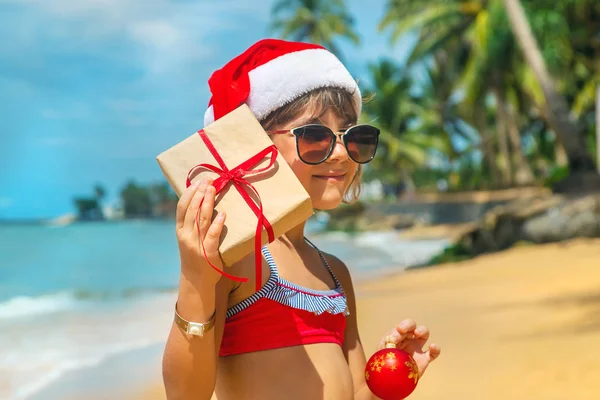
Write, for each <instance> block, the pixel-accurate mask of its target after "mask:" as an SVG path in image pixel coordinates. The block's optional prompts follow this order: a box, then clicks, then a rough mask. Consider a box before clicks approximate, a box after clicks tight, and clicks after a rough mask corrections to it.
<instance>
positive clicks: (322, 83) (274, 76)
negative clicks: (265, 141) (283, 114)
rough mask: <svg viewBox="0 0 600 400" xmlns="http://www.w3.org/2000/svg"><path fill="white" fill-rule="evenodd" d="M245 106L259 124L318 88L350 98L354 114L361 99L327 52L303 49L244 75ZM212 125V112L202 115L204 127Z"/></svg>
mask: <svg viewBox="0 0 600 400" xmlns="http://www.w3.org/2000/svg"><path fill="white" fill-rule="evenodd" d="M248 76H249V78H250V95H249V96H248V100H247V102H246V103H247V104H248V107H249V108H250V109H251V110H252V112H253V113H254V115H255V116H256V118H257V119H258V120H259V121H260V120H262V119H263V118H265V117H266V116H267V115H269V114H270V113H271V112H273V111H275V110H277V109H278V108H280V107H282V106H284V105H286V104H288V103H290V102H291V101H293V100H295V99H297V98H298V97H300V96H302V95H303V94H306V93H308V92H310V91H311V90H314V89H317V88H320V87H329V86H332V87H339V88H342V89H346V90H348V92H350V93H352V94H353V97H354V101H355V104H356V109H357V113H358V114H360V111H361V107H362V98H361V94H360V90H359V88H358V85H357V83H356V81H355V80H354V79H353V78H352V76H351V75H350V73H349V72H348V70H347V69H346V67H344V65H343V64H342V63H341V62H340V60H338V58H337V57H336V56H335V55H333V54H332V53H330V52H329V51H327V50H323V49H307V50H301V51H296V52H293V53H288V54H285V55H282V56H280V57H277V58H275V59H273V60H271V61H269V62H268V63H266V64H263V65H261V66H259V67H256V68H255V69H253V70H252V71H250V72H249V73H248ZM213 121H214V114H213V108H212V106H210V107H209V108H208V109H207V110H206V113H205V114H204V125H205V126H206V125H209V124H210V123H212V122H213Z"/></svg>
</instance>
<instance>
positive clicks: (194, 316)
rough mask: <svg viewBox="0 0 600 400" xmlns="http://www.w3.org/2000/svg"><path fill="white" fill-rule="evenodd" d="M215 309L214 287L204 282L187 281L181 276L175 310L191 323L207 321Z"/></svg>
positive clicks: (186, 278)
mask: <svg viewBox="0 0 600 400" xmlns="http://www.w3.org/2000/svg"><path fill="white" fill-rule="evenodd" d="M215 307H216V285H215V284H211V283H207V282H206V281H204V280H201V279H200V280H196V279H195V280H189V279H188V277H186V276H184V275H183V274H182V277H181V280H180V283H179V292H178V296H177V310H178V312H179V314H181V316H182V317H184V318H186V319H188V320H192V321H207V320H208V319H210V317H211V316H212V314H213V313H214V311H215Z"/></svg>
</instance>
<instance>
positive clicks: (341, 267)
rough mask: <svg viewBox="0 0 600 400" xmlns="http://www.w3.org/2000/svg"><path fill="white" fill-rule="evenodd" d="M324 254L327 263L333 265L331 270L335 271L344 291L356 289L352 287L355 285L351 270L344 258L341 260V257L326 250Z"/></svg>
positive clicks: (349, 291) (351, 291) (348, 291)
mask: <svg viewBox="0 0 600 400" xmlns="http://www.w3.org/2000/svg"><path fill="white" fill-rule="evenodd" d="M323 255H324V256H325V259H326V260H327V263H328V264H329V266H330V267H331V270H332V271H333V273H334V274H335V276H336V277H337V278H338V280H339V281H340V283H341V284H342V287H343V288H344V291H345V292H346V293H347V294H348V293H353V292H354V290H353V287H352V286H353V285H352V275H350V270H349V269H348V267H347V266H346V264H345V263H344V262H343V261H342V260H340V259H339V258H337V257H336V256H334V255H333V254H329V253H325V252H324V253H323Z"/></svg>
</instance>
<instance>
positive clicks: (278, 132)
mask: <svg viewBox="0 0 600 400" xmlns="http://www.w3.org/2000/svg"><path fill="white" fill-rule="evenodd" d="M310 126H318V127H319V128H324V129H325V130H326V131H328V132H329V133H330V134H331V135H332V136H333V140H332V141H331V143H332V145H331V147H330V148H329V151H328V152H327V155H326V156H325V157H324V158H323V159H322V160H321V161H318V162H307V161H305V160H304V159H303V158H302V156H301V155H300V148H299V143H298V142H299V140H298V137H299V135H300V133H299V132H298V130H299V129H302V128H306V127H310ZM363 126H368V127H369V128H372V129H375V130H376V131H377V136H376V137H375V151H373V154H372V155H371V158H369V159H368V160H367V161H357V160H355V159H354V157H352V155H351V154H350V150H349V149H348V143H346V137H345V136H346V135H347V134H348V132H350V131H351V130H352V129H354V128H358V127H363ZM267 133H268V134H269V135H282V134H286V133H289V134H291V135H294V136H295V137H296V152H297V153H298V157H299V158H300V160H301V161H302V162H303V163H305V164H309V165H318V164H322V163H324V162H325V161H327V159H328V158H329V157H330V156H331V153H333V149H335V146H336V144H337V140H338V138H341V139H342V143H343V145H344V148H345V149H346V152H347V153H348V157H350V159H351V160H352V161H354V162H355V163H357V164H367V163H369V162H371V161H372V160H373V159H374V158H375V154H376V153H377V147H379V134H380V133H381V131H380V130H379V128H376V127H374V126H373V125H368V124H360V125H353V126H351V127H350V128H348V129H346V130H341V131H338V132H334V131H332V130H331V129H330V128H329V127H327V126H325V125H321V124H306V125H302V126H298V127H296V128H291V129H279V130H272V131H267Z"/></svg>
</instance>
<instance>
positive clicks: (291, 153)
mask: <svg viewBox="0 0 600 400" xmlns="http://www.w3.org/2000/svg"><path fill="white" fill-rule="evenodd" d="M286 139H287V138H286ZM273 142H274V143H275V145H276V146H277V150H278V151H279V154H280V155H281V157H283V159H284V160H285V162H286V163H287V164H288V165H289V166H290V168H291V169H292V171H293V172H294V174H295V175H296V177H297V178H298V180H299V181H300V183H302V185H303V186H304V188H305V189H307V190H308V187H309V185H310V180H311V171H312V168H311V166H310V165H308V164H305V163H303V162H302V161H300V158H299V157H298V152H297V151H296V142H295V140H293V138H292V140H277V141H273Z"/></svg>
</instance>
